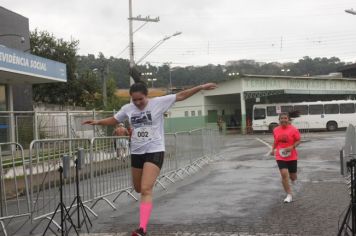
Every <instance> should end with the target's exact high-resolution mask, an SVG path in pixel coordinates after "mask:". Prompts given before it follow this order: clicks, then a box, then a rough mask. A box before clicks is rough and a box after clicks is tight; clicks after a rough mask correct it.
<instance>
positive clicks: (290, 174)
mask: <svg viewBox="0 0 356 236" xmlns="http://www.w3.org/2000/svg"><path fill="white" fill-rule="evenodd" d="M298 116H299V115H298V112H291V113H281V114H280V115H279V126H278V127H276V128H275V129H274V130H273V137H274V144H273V147H272V150H271V155H275V157H276V161H277V164H278V167H279V172H280V174H281V177H282V185H283V188H284V191H285V192H286V193H287V197H286V198H285V199H284V202H285V203H290V202H292V200H293V197H292V190H291V187H290V185H289V179H290V180H291V181H292V183H294V181H295V180H296V179H297V160H298V153H297V150H296V147H297V146H298V145H299V144H300V133H299V131H298V129H297V128H295V127H294V126H293V125H292V124H291V121H292V118H295V117H298Z"/></svg>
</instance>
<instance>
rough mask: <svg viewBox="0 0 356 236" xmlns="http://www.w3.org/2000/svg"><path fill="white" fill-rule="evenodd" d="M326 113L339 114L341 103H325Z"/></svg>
mask: <svg viewBox="0 0 356 236" xmlns="http://www.w3.org/2000/svg"><path fill="white" fill-rule="evenodd" d="M324 110H325V114H339V112H340V111H339V104H325V105H324Z"/></svg>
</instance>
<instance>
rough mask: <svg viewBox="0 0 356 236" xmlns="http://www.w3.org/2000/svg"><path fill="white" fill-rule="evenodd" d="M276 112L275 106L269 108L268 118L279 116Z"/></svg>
mask: <svg viewBox="0 0 356 236" xmlns="http://www.w3.org/2000/svg"><path fill="white" fill-rule="evenodd" d="M277 115H278V114H277V112H276V107H275V106H269V107H267V116H277Z"/></svg>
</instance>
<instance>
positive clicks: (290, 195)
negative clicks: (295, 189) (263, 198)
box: [284, 194, 293, 203]
mask: <svg viewBox="0 0 356 236" xmlns="http://www.w3.org/2000/svg"><path fill="white" fill-rule="evenodd" d="M292 201H293V198H292V194H288V195H287V197H286V198H285V199H284V203H290V202H292Z"/></svg>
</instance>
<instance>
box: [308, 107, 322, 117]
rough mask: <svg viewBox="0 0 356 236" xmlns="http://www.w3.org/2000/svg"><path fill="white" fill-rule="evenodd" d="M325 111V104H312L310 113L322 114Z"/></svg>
mask: <svg viewBox="0 0 356 236" xmlns="http://www.w3.org/2000/svg"><path fill="white" fill-rule="evenodd" d="M323 113H324V108H323V105H310V106H309V114H310V115H321V114H323Z"/></svg>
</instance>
